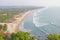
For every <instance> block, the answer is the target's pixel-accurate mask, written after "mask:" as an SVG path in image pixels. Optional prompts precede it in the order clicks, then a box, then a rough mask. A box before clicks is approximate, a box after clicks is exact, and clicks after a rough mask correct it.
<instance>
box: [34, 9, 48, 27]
mask: <svg viewBox="0 0 60 40" xmlns="http://www.w3.org/2000/svg"><path fill="white" fill-rule="evenodd" d="M45 9H47V8H44V9H40V10H38V11H36V12H34V15H33V23H34V24H35V26H36V27H41V26H44V25H47V24H48V23H41V22H39V20H38V19H37V17H36V16H37V15H38V14H37V13H40V12H41V11H43V10H45Z"/></svg>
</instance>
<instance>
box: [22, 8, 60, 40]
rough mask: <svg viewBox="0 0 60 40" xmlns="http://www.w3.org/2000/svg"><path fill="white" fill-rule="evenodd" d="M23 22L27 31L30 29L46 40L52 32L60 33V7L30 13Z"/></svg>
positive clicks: (42, 39) (41, 39)
mask: <svg viewBox="0 0 60 40" xmlns="http://www.w3.org/2000/svg"><path fill="white" fill-rule="evenodd" d="M22 23H23V27H24V28H25V29H26V31H27V29H28V31H29V32H31V34H33V35H35V36H36V37H37V38H39V39H40V40H45V39H46V37H47V35H48V34H50V33H57V34H60V7H51V8H47V9H45V10H43V11H40V12H38V11H37V12H34V13H32V14H29V15H27V16H26V18H25V19H24V21H23V22H22ZM25 29H24V30H25Z"/></svg>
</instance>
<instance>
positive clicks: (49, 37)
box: [47, 34, 60, 40]
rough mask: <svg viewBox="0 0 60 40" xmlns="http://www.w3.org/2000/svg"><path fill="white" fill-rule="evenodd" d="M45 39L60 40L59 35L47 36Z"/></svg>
mask: <svg viewBox="0 0 60 40" xmlns="http://www.w3.org/2000/svg"><path fill="white" fill-rule="evenodd" d="M47 38H48V40H60V35H59V34H49V35H48V37H47Z"/></svg>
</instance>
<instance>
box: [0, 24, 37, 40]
mask: <svg viewBox="0 0 60 40" xmlns="http://www.w3.org/2000/svg"><path fill="white" fill-rule="evenodd" d="M6 31H7V25H6V24H4V25H0V40H36V38H35V37H33V36H31V35H30V34H29V33H28V32H23V31H18V32H17V33H12V34H10V33H9V31H7V32H6Z"/></svg>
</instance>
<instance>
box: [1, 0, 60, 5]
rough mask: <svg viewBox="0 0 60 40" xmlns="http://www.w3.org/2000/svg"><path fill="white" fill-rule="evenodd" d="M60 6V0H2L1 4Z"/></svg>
mask: <svg viewBox="0 0 60 40" xmlns="http://www.w3.org/2000/svg"><path fill="white" fill-rule="evenodd" d="M21 5H33V6H34V5H36V6H60V0H0V6H21Z"/></svg>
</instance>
